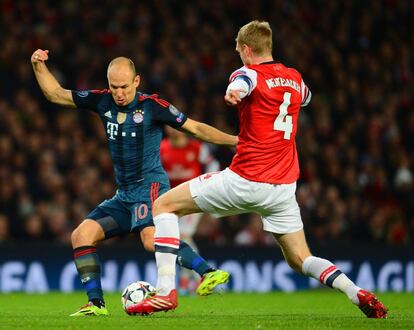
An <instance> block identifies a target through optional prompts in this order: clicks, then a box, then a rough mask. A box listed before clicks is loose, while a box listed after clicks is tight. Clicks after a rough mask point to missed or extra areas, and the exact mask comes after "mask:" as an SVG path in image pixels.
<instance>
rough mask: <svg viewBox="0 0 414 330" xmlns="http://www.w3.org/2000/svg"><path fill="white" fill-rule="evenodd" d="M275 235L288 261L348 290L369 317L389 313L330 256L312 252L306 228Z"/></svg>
mask: <svg viewBox="0 0 414 330" xmlns="http://www.w3.org/2000/svg"><path fill="white" fill-rule="evenodd" d="M274 237H275V238H276V240H277V242H278V243H279V245H280V247H281V249H282V252H283V255H284V256H285V259H286V261H287V263H288V264H289V265H290V266H291V267H292V268H293V269H294V270H296V271H297V272H301V273H303V274H305V275H307V276H310V277H313V278H314V279H316V280H318V281H320V282H321V283H322V284H324V285H326V286H328V287H331V288H334V289H337V290H339V291H341V292H343V293H345V294H346V295H347V296H348V298H349V300H350V301H351V302H352V303H353V304H355V305H357V306H358V307H359V308H360V309H361V310H362V312H363V313H364V314H366V315H367V316H368V317H372V318H386V317H387V309H386V307H385V306H384V305H383V304H382V303H381V302H379V301H378V300H377V299H376V297H375V296H374V295H373V294H372V293H370V292H367V291H365V290H362V289H361V288H360V287H358V286H357V285H355V283H354V282H352V281H351V280H350V279H349V278H348V277H347V276H346V275H345V274H344V273H343V272H342V271H341V270H339V269H338V268H337V267H336V266H335V265H334V264H333V263H332V262H330V261H329V260H327V259H323V258H319V257H315V256H313V255H311V253H310V251H309V248H308V246H307V244H306V239H305V234H304V232H303V230H299V231H297V232H294V233H287V234H274Z"/></svg>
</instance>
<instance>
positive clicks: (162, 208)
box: [152, 196, 175, 216]
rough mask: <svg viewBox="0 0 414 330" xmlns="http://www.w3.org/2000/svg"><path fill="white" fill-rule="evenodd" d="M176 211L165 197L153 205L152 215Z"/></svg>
mask: <svg viewBox="0 0 414 330" xmlns="http://www.w3.org/2000/svg"><path fill="white" fill-rule="evenodd" d="M174 211H175V210H174V209H173V208H172V205H171V203H168V202H167V201H166V199H165V198H163V196H161V197H159V198H157V199H156V200H155V201H154V204H153V205H152V213H153V215H154V216H156V215H158V214H161V213H171V212H174Z"/></svg>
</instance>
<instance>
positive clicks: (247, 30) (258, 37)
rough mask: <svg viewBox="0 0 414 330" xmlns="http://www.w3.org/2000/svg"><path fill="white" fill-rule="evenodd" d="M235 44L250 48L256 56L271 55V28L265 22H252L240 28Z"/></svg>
mask: <svg viewBox="0 0 414 330" xmlns="http://www.w3.org/2000/svg"><path fill="white" fill-rule="evenodd" d="M236 42H237V43H238V44H239V45H240V46H241V45H247V46H249V47H251V48H252V50H253V52H254V53H255V54H257V55H266V54H268V53H272V47H273V43H272V28H271V27H270V25H269V23H268V22H266V21H257V20H256V21H252V22H250V23H247V24H246V25H243V26H242V27H241V28H240V30H239V33H238V34H237V38H236Z"/></svg>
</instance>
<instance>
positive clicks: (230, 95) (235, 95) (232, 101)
mask: <svg viewBox="0 0 414 330" xmlns="http://www.w3.org/2000/svg"><path fill="white" fill-rule="evenodd" d="M242 95H246V92H245V91H244V90H241V89H235V90H229V91H228V92H227V93H226V95H224V101H225V102H226V103H227V105H237V104H238V103H240V102H241V97H242Z"/></svg>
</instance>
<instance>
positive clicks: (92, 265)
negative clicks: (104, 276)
mask: <svg viewBox="0 0 414 330" xmlns="http://www.w3.org/2000/svg"><path fill="white" fill-rule="evenodd" d="M73 256H74V261H75V265H76V269H77V270H78V273H79V276H80V279H81V282H82V284H83V286H84V288H85V290H86V294H87V295H88V299H89V301H92V303H93V304H94V305H97V306H105V303H104V300H103V292H102V288H101V264H100V262H99V257H98V253H97V252H96V248H95V247H94V246H81V247H78V248H76V249H74V250H73Z"/></svg>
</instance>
